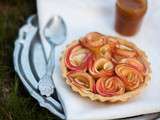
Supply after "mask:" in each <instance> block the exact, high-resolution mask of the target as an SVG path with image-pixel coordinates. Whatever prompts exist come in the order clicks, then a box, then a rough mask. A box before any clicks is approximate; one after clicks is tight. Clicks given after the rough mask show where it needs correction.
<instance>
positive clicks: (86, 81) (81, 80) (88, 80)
mask: <svg viewBox="0 0 160 120" xmlns="http://www.w3.org/2000/svg"><path fill="white" fill-rule="evenodd" d="M67 76H68V78H69V80H70V81H71V82H72V84H73V85H75V86H76V87H77V88H78V89H80V90H81V91H85V92H87V91H91V92H95V80H94V79H93V78H92V76H90V75H89V74H88V73H86V72H76V71H70V72H69V73H68V75H67Z"/></svg>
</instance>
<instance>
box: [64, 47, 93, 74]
mask: <svg viewBox="0 0 160 120" xmlns="http://www.w3.org/2000/svg"><path fill="white" fill-rule="evenodd" d="M91 56H92V54H91V52H90V51H89V50H88V49H85V48H83V47H82V46H81V45H80V44H76V45H74V46H72V47H71V48H69V49H68V50H67V52H66V56H65V65H66V66H67V68H68V69H70V70H76V71H80V70H84V71H85V70H86V69H87V66H88V63H89V61H90V59H91Z"/></svg>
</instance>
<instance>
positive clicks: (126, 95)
mask: <svg viewBox="0 0 160 120" xmlns="http://www.w3.org/2000/svg"><path fill="white" fill-rule="evenodd" d="M107 37H108V38H109V39H114V40H118V42H119V43H120V44H122V45H126V46H129V47H131V48H133V49H135V50H136V51H137V53H138V54H139V56H140V58H141V59H140V60H141V62H142V63H143V64H144V66H145V68H146V74H145V78H144V83H143V84H141V86H139V88H137V89H135V90H133V91H127V92H125V93H124V94H122V95H117V96H112V97H104V96H101V95H99V94H95V93H93V92H90V91H87V92H84V91H81V90H80V89H78V88H77V87H76V86H74V85H73V84H72V83H71V81H70V80H69V79H68V78H67V76H66V75H67V68H66V66H65V62H64V59H65V56H66V53H65V51H66V50H67V49H68V48H70V47H71V46H73V45H75V44H77V43H78V40H74V41H73V42H72V43H71V44H69V45H67V46H66V49H65V51H63V52H62V56H61V57H60V66H61V71H62V76H63V77H64V78H65V80H66V83H67V84H68V85H69V86H70V87H71V88H72V90H73V91H75V92H77V93H79V94H80V95H81V96H83V97H88V98H90V99H91V100H93V101H95V100H97V101H101V102H125V101H128V100H129V99H130V98H132V97H134V96H136V95H138V94H139V93H140V92H141V91H142V90H143V89H144V88H145V87H146V86H147V85H148V83H149V80H150V78H151V77H150V76H151V68H150V63H149V62H148V61H147V59H148V58H147V56H146V54H145V52H144V51H142V50H140V49H139V48H138V47H137V46H136V45H135V44H134V43H131V42H128V41H127V40H125V39H120V38H118V37H113V36H107Z"/></svg>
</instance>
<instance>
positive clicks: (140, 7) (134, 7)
mask: <svg viewBox="0 0 160 120" xmlns="http://www.w3.org/2000/svg"><path fill="white" fill-rule="evenodd" d="M146 10H147V0H117V3H116V23H115V29H116V31H117V32H118V33H120V34H122V35H127V36H131V35H134V34H135V33H137V31H138V30H139V28H140V25H141V22H142V19H143V16H144V14H145V13H146Z"/></svg>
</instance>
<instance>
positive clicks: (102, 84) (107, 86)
mask: <svg viewBox="0 0 160 120" xmlns="http://www.w3.org/2000/svg"><path fill="white" fill-rule="evenodd" d="M96 91H97V92H98V94H100V95H102V96H107V97H111V96H116V95H121V94H123V93H124V92H125V86H124V83H123V82H122V81H121V80H120V78H119V77H117V76H113V77H110V78H107V77H102V78H99V79H98V80H97V82H96Z"/></svg>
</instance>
